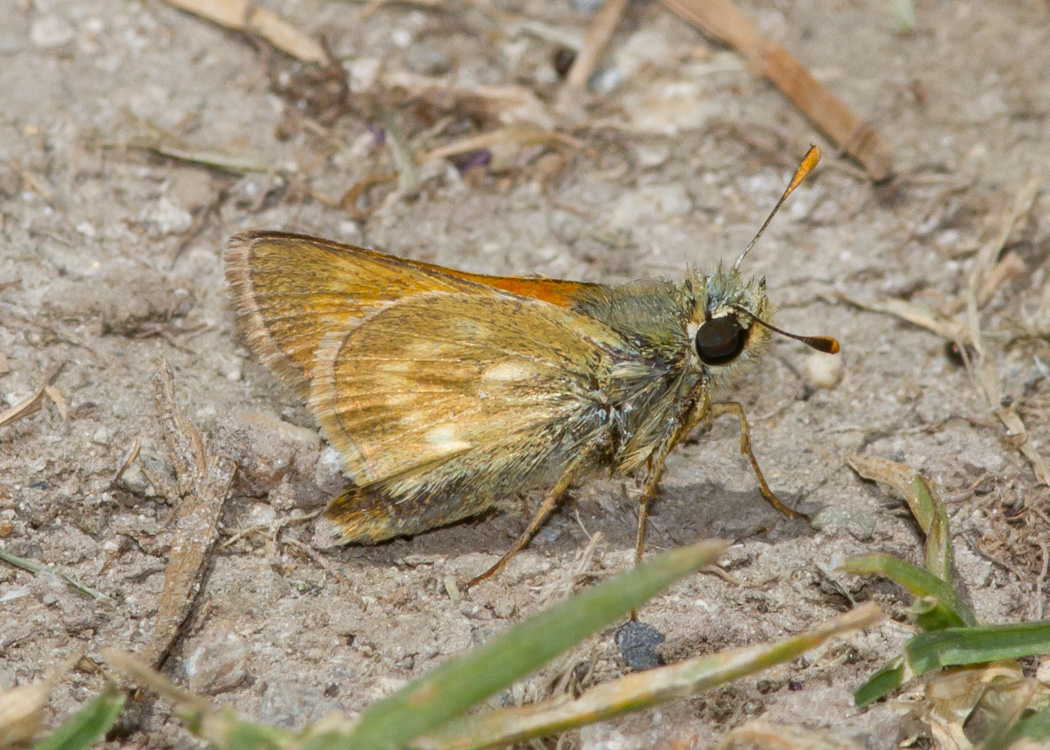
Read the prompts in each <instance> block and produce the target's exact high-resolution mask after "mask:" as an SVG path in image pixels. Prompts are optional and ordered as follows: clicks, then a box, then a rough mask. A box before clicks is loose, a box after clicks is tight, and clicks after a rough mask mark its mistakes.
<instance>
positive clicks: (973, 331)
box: [966, 177, 1050, 484]
mask: <svg viewBox="0 0 1050 750" xmlns="http://www.w3.org/2000/svg"><path fill="white" fill-rule="evenodd" d="M1043 181H1044V180H1043V178H1042V177H1031V178H1029V179H1028V180H1027V181H1026V182H1025V183H1024V185H1022V186H1021V189H1020V190H1019V191H1018V192H1017V197H1016V198H1015V199H1014V205H1013V208H1012V209H1011V210H1010V213H1009V214H1007V216H1006V218H1005V219H1004V220H1003V225H1002V227H1000V229H999V233H998V234H997V235H996V236H995V238H994V239H993V240H992V241H990V242H988V243H987V244H985V245H984V246H982V247H981V249H980V251H979V252H978V253H977V258H976V260H975V261H974V266H973V270H972V271H971V272H970V280H969V285H968V288H967V294H966V318H967V323H968V326H969V329H968V330H969V335H970V341H971V343H972V344H973V347H974V351H975V353H976V362H975V363H974V367H973V368H972V370H971V371H972V373H973V378H974V383H975V385H976V386H977V389H978V390H979V391H980V392H981V393H982V394H984V397H985V399H986V400H987V402H988V406H989V407H990V408H991V409H992V411H994V412H995V415H996V416H997V417H998V418H999V421H1001V422H1002V423H1003V426H1005V427H1006V429H1007V430H1008V431H1009V433H1010V435H1011V436H1013V437H1014V438H1015V439H1016V441H1017V445H1018V450H1019V451H1020V452H1021V454H1022V455H1023V456H1024V457H1025V458H1026V459H1028V462H1029V463H1030V464H1031V465H1032V471H1033V472H1034V473H1035V476H1036V480H1037V481H1038V482H1039V483H1040V484H1050V465H1048V464H1047V462H1046V459H1045V458H1043V457H1042V456H1041V455H1039V452H1038V451H1036V449H1035V447H1034V446H1033V445H1032V443H1031V441H1030V440H1029V439H1028V428H1027V427H1025V424H1024V421H1023V420H1022V419H1021V417H1020V416H1019V415H1018V414H1017V412H1016V411H1015V410H1014V408H1013V405H1012V404H1006V403H1004V401H1003V389H1002V383H1001V381H1000V379H999V372H998V370H997V369H996V367H995V363H994V362H993V361H992V360H991V359H989V357H988V353H987V350H986V349H985V346H984V339H983V336H982V334H981V315H980V308H981V301H980V298H981V288H982V285H983V284H982V282H986V281H987V280H988V279H989V278H992V274H993V273H994V271H995V267H996V265H997V262H998V259H999V254H1000V253H1001V252H1002V249H1003V247H1004V246H1005V245H1006V242H1007V241H1008V240H1009V238H1010V234H1011V233H1012V232H1013V229H1014V227H1015V226H1016V225H1017V222H1018V221H1020V220H1021V219H1022V218H1023V217H1025V216H1027V215H1028V214H1029V213H1030V212H1031V210H1032V206H1033V205H1034V203H1035V198H1036V196H1037V195H1038V194H1039V190H1040V189H1041V188H1042V186H1043Z"/></svg>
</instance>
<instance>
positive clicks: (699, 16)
mask: <svg viewBox="0 0 1050 750" xmlns="http://www.w3.org/2000/svg"><path fill="white" fill-rule="evenodd" d="M661 2H663V4H664V5H666V6H667V7H668V8H670V9H671V10H673V11H674V12H675V13H677V14H678V15H680V16H681V17H682V18H684V19H685V20H686V21H688V22H689V23H691V24H693V25H694V26H696V27H697V28H699V29H700V30H701V31H703V32H704V33H705V34H707V35H708V36H710V37H713V38H714V39H717V40H718V41H720V42H723V43H724V44H728V45H729V46H731V47H734V48H736V49H737V50H739V51H740V52H741V53H743V54H744V55H745V56H746V57H747V59H748V63H749V64H750V65H751V67H752V68H753V69H754V70H755V71H756V72H758V73H759V74H760V75H762V76H765V77H766V78H768V79H769V80H770V81H772V82H773V84H774V85H776V87H777V88H779V89H780V90H781V91H782V92H783V93H784V95H785V96H786V97H787V98H788V99H790V100H791V102H792V103H793V104H794V105H795V106H796V107H798V108H799V109H800V110H801V111H802V113H803V114H804V115H805V116H806V117H808V118H809V119H810V121H811V122H813V124H814V125H816V126H817V127H818V128H820V129H821V130H822V131H824V132H825V133H826V134H827V135H828V137H829V138H831V140H832V141H834V143H835V144H836V145H837V146H838V147H839V148H840V149H842V151H843V152H845V153H846V154H849V155H850V156H852V157H853V158H854V159H856V160H857V161H858V162H859V163H860V164H861V165H862V166H863V167H864V169H866V170H867V172H868V175H869V176H870V177H871V179H872V180H874V181H875V182H881V181H882V180H886V179H889V178H890V177H891V176H892V173H893V158H892V155H891V153H890V150H889V148H888V147H887V146H886V144H885V143H884V142H883V141H882V139H881V138H880V137H879V134H878V133H876V132H875V130H874V129H873V128H872V127H871V126H870V125H867V124H865V122H864V120H862V119H861V118H860V117H858V116H857V115H856V114H855V113H854V112H853V110H851V109H850V108H849V107H848V106H846V104H845V103H844V102H843V101H842V100H841V99H839V98H838V97H837V96H835V95H834V94H833V93H831V91H829V90H828V89H827V88H826V87H825V86H824V85H823V84H822V83H820V82H819V81H818V80H817V79H816V78H814V77H813V76H812V75H811V74H810V72H809V71H808V70H806V68H805V67H804V66H803V65H802V63H800V62H799V61H798V60H797V59H796V58H795V57H794V56H793V55H792V54H791V53H790V52H788V51H787V50H786V49H784V48H783V47H781V46H780V45H779V44H777V43H776V42H773V41H771V40H769V39H765V38H763V37H762V36H760V35H759V33H758V28H757V27H756V26H755V24H754V23H753V22H752V21H751V19H749V18H748V17H747V16H746V15H744V14H743V13H741V12H740V11H739V10H737V8H736V7H735V6H734V5H733V4H732V3H730V2H728V0H661Z"/></svg>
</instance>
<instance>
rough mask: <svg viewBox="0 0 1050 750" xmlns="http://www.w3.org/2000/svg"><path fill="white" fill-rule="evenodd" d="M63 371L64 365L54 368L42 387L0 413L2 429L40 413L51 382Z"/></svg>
mask: <svg viewBox="0 0 1050 750" xmlns="http://www.w3.org/2000/svg"><path fill="white" fill-rule="evenodd" d="M61 369H62V365H59V366H58V367H55V368H53V369H52V370H51V372H50V373H48V375H47V376H46V377H45V378H44V384H43V385H42V386H40V387H39V388H37V389H36V390H35V391H33V392H32V393H31V394H29V395H28V396H26V397H25V398H24V399H22V400H21V401H19V402H18V403H17V404H15V405H14V406H12V407H11V408H10V409H7V410H6V411H3V412H0V427H7V425H9V424H14V423H15V422H17V421H19V420H21V419H25V418H26V417H29V416H32V415H33V414H36V413H37V412H38V411H40V407H41V406H42V405H43V403H44V396H45V395H49V394H48V390H47V389H48V387H49V386H50V385H51V381H52V380H54V379H55V378H56V377H57V376H58V373H59V370H61ZM63 418H64V415H63Z"/></svg>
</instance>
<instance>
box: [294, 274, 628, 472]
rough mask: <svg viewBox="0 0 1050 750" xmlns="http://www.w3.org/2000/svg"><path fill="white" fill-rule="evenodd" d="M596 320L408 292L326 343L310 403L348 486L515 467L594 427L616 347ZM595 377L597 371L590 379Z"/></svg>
mask: <svg viewBox="0 0 1050 750" xmlns="http://www.w3.org/2000/svg"><path fill="white" fill-rule="evenodd" d="M624 345H625V342H623V341H622V340H621V339H620V337H619V336H618V335H617V334H615V333H614V332H613V331H611V330H610V329H608V328H606V327H605V326H603V325H602V324H600V323H598V322H596V321H593V320H592V319H590V318H586V317H584V316H580V315H577V314H576V313H573V312H571V311H568V310H565V309H562V308H559V307H555V306H553V305H549V304H546V303H544V302H540V301H536V300H531V299H523V298H519V297H513V296H510V295H506V294H502V293H499V292H495V291H490V292H487V293H485V292H482V293H470V294H463V293H451V294H450V293H442V292H431V293H427V294H420V295H414V296H412V297H409V298H406V299H404V300H401V301H400V302H398V303H396V304H392V305H390V306H389V307H387V308H385V309H383V310H381V311H379V312H377V313H375V314H374V315H372V316H371V317H370V318H368V319H367V320H365V321H364V322H362V323H360V324H359V325H357V326H355V327H354V328H352V329H351V330H349V331H348V332H347V333H346V334H345V335H342V336H332V337H329V338H328V339H326V340H325V341H324V344H323V345H322V346H321V348H320V350H319V352H318V356H317V367H316V372H315V374H316V379H315V382H314V389H313V393H312V395H311V397H310V406H311V409H312V411H313V412H314V414H315V415H316V416H317V417H318V420H319V421H320V422H321V425H322V428H323V429H324V431H325V433H326V435H327V437H328V439H329V440H330V441H331V442H332V444H333V445H334V446H335V447H336V448H338V449H339V451H340V453H341V454H342V455H343V456H344V457H345V466H346V469H347V472H348V474H349V475H350V477H351V478H352V479H353V480H354V481H355V482H356V483H357V484H373V483H377V482H384V481H387V480H389V479H390V478H392V477H397V476H400V475H404V474H406V473H419V472H420V471H421V470H426V469H428V468H430V469H432V470H433V471H434V472H437V474H435V475H434V476H432V477H428V478H426V477H425V478H423V479H421V480H420V481H431V480H433V479H435V478H437V476H438V475H440V474H441V473H442V472H443V471H444V470H445V469H446V468H448V467H446V466H445V465H446V464H454V466H455V472H456V474H457V475H460V476H461V475H463V474H472V475H475V476H476V478H477V480H478V482H479V484H483V483H484V482H485V481H486V480H485V477H484V475H485V474H486V473H489V472H492V471H495V470H496V469H494V468H493V467H495V466H497V465H502V464H501V457H503V456H513V457H515V460H516V461H517V462H518V463H519V464H520V471H521V473H522V474H523V475H524V474H528V473H529V471H530V468H529V467H530V466H532V465H535V464H536V463H538V462H540V461H541V459H543V458H544V457H545V456H546V455H547V454H548V453H549V452H550V451H552V450H555V449H556V448H557V446H556V442H557V441H552V436H553V435H555V434H561V433H563V432H565V431H566V430H569V431H570V432H572V434H574V435H576V436H578V437H579V438H580V439H581V440H584V441H587V440H591V439H593V437H594V434H593V433H594V432H595V431H600V430H601V429H602V428H603V425H602V422H601V419H600V416H601V415H600V413H599V412H600V408H601V404H600V394H599V381H600V380H601V375H600V374H601V373H603V372H605V371H607V370H608V369H609V367H610V364H609V362H610V352H612V351H613V350H615V349H616V348H619V347H623V346H624ZM596 376H597V377H596Z"/></svg>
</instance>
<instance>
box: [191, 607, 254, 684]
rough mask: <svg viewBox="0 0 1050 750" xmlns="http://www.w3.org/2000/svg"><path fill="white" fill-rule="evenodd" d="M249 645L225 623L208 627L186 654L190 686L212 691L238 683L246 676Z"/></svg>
mask: <svg viewBox="0 0 1050 750" xmlns="http://www.w3.org/2000/svg"><path fill="white" fill-rule="evenodd" d="M247 661H248V647H247V646H246V645H245V643H244V640H243V639H242V638H241V637H240V636H239V635H237V634H236V633H235V632H234V631H233V629H232V627H231V626H230V625H229V624H228V623H218V624H216V625H215V626H212V627H210V628H208V629H207V630H206V631H205V632H204V634H203V635H202V636H201V638H200V639H198V640H197V645H196V647H195V648H194V649H193V650H192V651H191V652H190V655H189V656H188V657H186V661H185V662H184V664H183V668H184V669H185V670H186V677H187V678H188V679H189V684H190V690H192V691H193V692H195V693H200V694H202V695H215V694H216V693H221V692H223V691H224V690H230V689H231V688H234V687H237V685H239V684H240V683H241V681H242V680H244V678H245V677H246V676H247V674H248V670H247Z"/></svg>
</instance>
